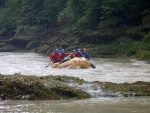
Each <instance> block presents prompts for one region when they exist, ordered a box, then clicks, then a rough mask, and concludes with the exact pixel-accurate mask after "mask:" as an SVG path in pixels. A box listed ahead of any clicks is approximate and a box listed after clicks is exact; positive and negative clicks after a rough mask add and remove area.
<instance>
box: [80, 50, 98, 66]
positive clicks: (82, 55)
mask: <svg viewBox="0 0 150 113" xmlns="http://www.w3.org/2000/svg"><path fill="white" fill-rule="evenodd" d="M80 55H82V54H81V53H80ZM82 56H83V55H82ZM83 57H84V56H83ZM84 58H85V57H84ZM89 63H90V62H89ZM90 66H91V67H92V68H94V69H95V68H96V67H95V66H94V64H92V63H90Z"/></svg>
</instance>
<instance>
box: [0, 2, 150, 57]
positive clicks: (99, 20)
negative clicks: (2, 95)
mask: <svg viewBox="0 0 150 113" xmlns="http://www.w3.org/2000/svg"><path fill="white" fill-rule="evenodd" d="M54 46H57V47H59V48H65V49H66V50H67V51H71V50H72V49H73V48H78V47H81V48H82V47H86V48H87V49H88V51H89V53H90V54H91V56H97V57H103V56H106V55H111V56H112V55H125V56H126V55H129V56H135V55H136V56H137V57H138V58H139V59H150V1H149V0H0V51H16V50H18V49H19V50H28V51H35V52H39V53H44V54H47V55H48V54H50V52H52V50H53V49H54Z"/></svg>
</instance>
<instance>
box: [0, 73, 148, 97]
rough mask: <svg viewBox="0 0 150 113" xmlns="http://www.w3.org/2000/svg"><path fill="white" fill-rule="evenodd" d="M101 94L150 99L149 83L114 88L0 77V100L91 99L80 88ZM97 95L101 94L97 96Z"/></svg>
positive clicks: (69, 79)
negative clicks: (147, 97) (86, 87)
mask: <svg viewBox="0 0 150 113" xmlns="http://www.w3.org/2000/svg"><path fill="white" fill-rule="evenodd" d="M83 85H84V86H89V85H90V87H92V90H95V91H98V90H102V91H103V93H102V95H100V96H109V97H114V96H115V97H116V96H125V97H129V96H150V82H135V83H123V84H115V83H110V82H97V81H95V82H91V83H89V82H86V81H84V80H82V79H79V78H77V77H67V76H51V75H49V76H44V77H37V76H23V75H20V74H15V75H0V99H1V100H7V99H12V100H56V99H57V100H59V99H85V98H91V97H92V95H91V94H90V93H89V92H88V91H87V90H86V89H85V87H84V88H83V87H82V86H83ZM98 93H100V92H98Z"/></svg>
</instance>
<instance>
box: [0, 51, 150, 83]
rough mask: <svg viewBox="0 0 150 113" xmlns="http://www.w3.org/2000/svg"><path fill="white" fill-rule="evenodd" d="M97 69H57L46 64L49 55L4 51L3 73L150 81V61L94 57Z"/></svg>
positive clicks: (0, 68)
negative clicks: (147, 62)
mask: <svg viewBox="0 0 150 113" xmlns="http://www.w3.org/2000/svg"><path fill="white" fill-rule="evenodd" d="M90 62H91V63H93V64H94V65H95V66H96V69H93V68H90V69H67V68H66V69H64V68H63V69H57V68H55V69H54V68H52V67H50V66H49V67H47V68H46V67H45V66H46V65H48V63H49V57H47V56H42V55H39V54H36V53H11V52H1V53H0V73H1V74H5V75H8V74H11V75H13V74H15V73H20V74H23V75H36V76H46V75H60V76H64V75H66V76H74V77H79V78H81V79H84V80H86V81H104V82H115V83H124V82H135V81H150V64H146V63H145V62H144V61H137V60H136V59H121V58H92V59H91V60H90Z"/></svg>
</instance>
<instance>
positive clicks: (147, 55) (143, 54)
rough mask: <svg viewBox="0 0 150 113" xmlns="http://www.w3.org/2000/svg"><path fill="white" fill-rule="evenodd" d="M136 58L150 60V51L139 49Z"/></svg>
mask: <svg viewBox="0 0 150 113" xmlns="http://www.w3.org/2000/svg"><path fill="white" fill-rule="evenodd" d="M136 58H137V59H139V60H149V59H150V51H145V50H139V51H137V52H136Z"/></svg>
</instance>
